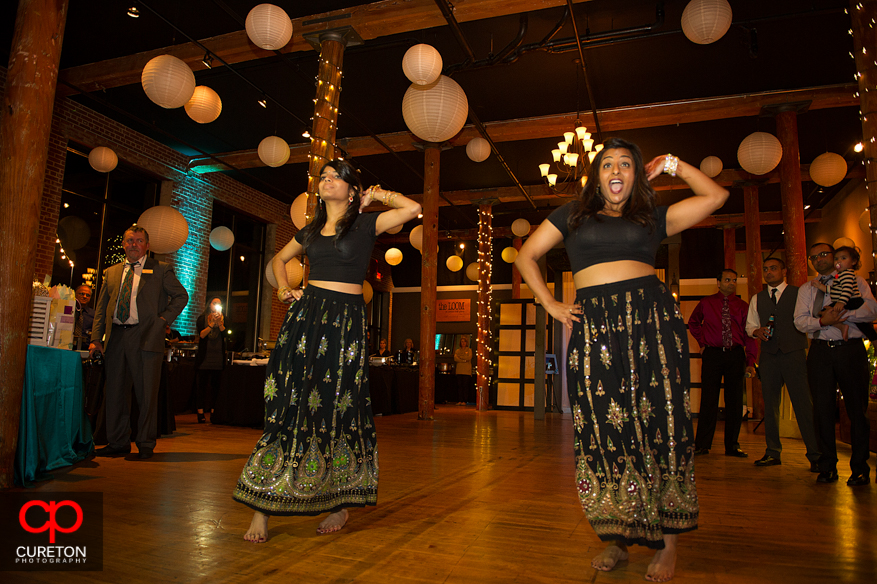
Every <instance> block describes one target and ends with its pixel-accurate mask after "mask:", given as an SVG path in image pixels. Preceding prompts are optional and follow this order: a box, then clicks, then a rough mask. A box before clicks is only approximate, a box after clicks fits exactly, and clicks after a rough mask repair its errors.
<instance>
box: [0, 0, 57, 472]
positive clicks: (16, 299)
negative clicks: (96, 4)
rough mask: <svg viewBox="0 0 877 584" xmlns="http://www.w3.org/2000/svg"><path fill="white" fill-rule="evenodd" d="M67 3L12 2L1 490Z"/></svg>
mask: <svg viewBox="0 0 877 584" xmlns="http://www.w3.org/2000/svg"><path fill="white" fill-rule="evenodd" d="M66 20H67V0H19V2H18V13H17V15H16V17H15V30H14V32H13V36H12V48H11V51H10V57H9V68H8V70H7V76H6V93H5V95H4V96H3V103H2V110H0V111H2V114H0V115H2V118H0V120H2V122H0V286H2V288H0V289H2V290H3V295H2V296H0V330H2V331H3V334H2V335H0V355H2V359H0V488H10V487H12V482H13V472H14V471H13V462H14V460H15V448H16V446H17V444H18V425H19V416H20V414H21V393H22V389H23V386H24V365H25V358H26V357H27V333H28V328H29V317H30V311H31V302H32V297H33V287H32V286H31V282H32V281H33V276H34V273H33V272H34V265H35V263H36V247H37V231H38V230H37V227H38V224H39V218H40V201H41V199H42V193H43V182H44V179H45V176H46V174H45V169H46V159H47V158H48V152H49V136H50V134H51V129H52V108H53V105H54V103H55V87H56V84H57V82H58V62H59V61H60V59H61V44H62V42H63V39H64V25H65V23H66Z"/></svg>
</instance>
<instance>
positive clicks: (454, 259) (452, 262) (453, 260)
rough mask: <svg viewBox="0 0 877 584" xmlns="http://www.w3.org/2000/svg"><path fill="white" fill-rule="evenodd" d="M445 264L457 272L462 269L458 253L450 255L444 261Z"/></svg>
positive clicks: (461, 260) (461, 259) (461, 261)
mask: <svg viewBox="0 0 877 584" xmlns="http://www.w3.org/2000/svg"><path fill="white" fill-rule="evenodd" d="M445 265H446V266H448V269H449V270H451V271H452V272H459V271H460V270H462V269H463V258H461V257H460V256H458V255H452V256H451V257H449V258H448V259H447V261H445Z"/></svg>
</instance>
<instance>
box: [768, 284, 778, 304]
mask: <svg viewBox="0 0 877 584" xmlns="http://www.w3.org/2000/svg"><path fill="white" fill-rule="evenodd" d="M770 299H771V301H773V305H774V306H776V305H777V289H776V288H771V289H770Z"/></svg>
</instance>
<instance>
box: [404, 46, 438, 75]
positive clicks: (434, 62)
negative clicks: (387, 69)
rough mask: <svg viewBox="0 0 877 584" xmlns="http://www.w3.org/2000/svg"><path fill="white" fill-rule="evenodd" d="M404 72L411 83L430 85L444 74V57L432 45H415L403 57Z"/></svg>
mask: <svg viewBox="0 0 877 584" xmlns="http://www.w3.org/2000/svg"><path fill="white" fill-rule="evenodd" d="M402 72H403V73H405V77H407V78H408V80H409V81H411V83H415V84H417V85H428V84H430V83H432V82H433V81H435V80H436V79H438V77H439V75H441V74H442V56H441V55H440V54H439V52H438V51H437V50H436V49H435V47H432V46H430V45H425V44H420V45H414V46H413V47H411V48H410V49H408V50H407V51H405V56H404V57H402Z"/></svg>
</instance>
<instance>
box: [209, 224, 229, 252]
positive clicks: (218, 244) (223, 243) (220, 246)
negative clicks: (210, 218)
mask: <svg viewBox="0 0 877 584" xmlns="http://www.w3.org/2000/svg"><path fill="white" fill-rule="evenodd" d="M233 245H234V232H232V230H231V229H229V228H228V227H225V226H219V227H217V228H216V229H214V230H213V231H211V232H210V247H212V248H213V249H215V250H216V251H225V250H227V249H231V246H233Z"/></svg>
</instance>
